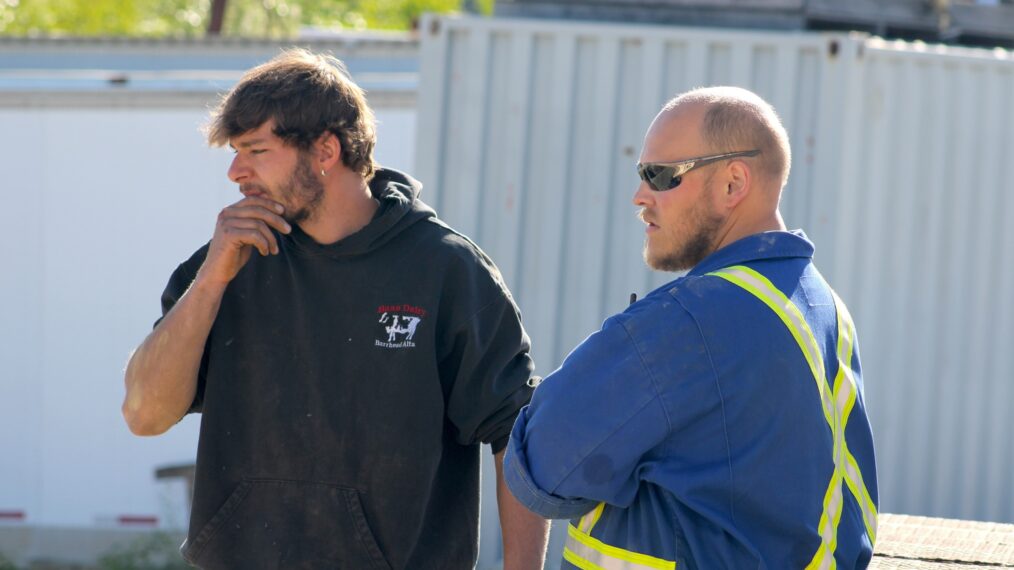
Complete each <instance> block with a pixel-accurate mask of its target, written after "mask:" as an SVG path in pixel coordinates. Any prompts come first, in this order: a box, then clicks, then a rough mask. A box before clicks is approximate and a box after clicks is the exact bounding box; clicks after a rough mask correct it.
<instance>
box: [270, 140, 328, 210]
mask: <svg viewBox="0 0 1014 570" xmlns="http://www.w3.org/2000/svg"><path fill="white" fill-rule="evenodd" d="M278 193H279V197H280V198H282V199H283V200H284V201H285V214H284V216H283V217H284V218H285V221H287V222H289V223H290V224H299V223H302V222H306V221H308V220H311V219H312V218H313V216H315V215H316V214H317V211H318V210H319V209H320V203H321V202H322V201H323V200H324V183H323V182H322V181H321V180H320V179H319V178H317V176H316V175H315V174H314V172H313V168H311V167H310V157H309V155H307V154H305V153H302V152H301V153H299V160H298V162H297V163H296V167H295V168H294V169H293V171H292V175H291V176H289V180H288V181H287V182H286V183H285V184H284V185H282V187H281V188H279V189H278ZM297 205H298V207H297Z"/></svg>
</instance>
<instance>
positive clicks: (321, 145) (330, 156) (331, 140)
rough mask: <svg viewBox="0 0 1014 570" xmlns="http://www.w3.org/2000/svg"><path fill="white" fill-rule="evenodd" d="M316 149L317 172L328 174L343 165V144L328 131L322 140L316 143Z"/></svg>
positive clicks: (322, 136)
mask: <svg viewBox="0 0 1014 570" xmlns="http://www.w3.org/2000/svg"><path fill="white" fill-rule="evenodd" d="M314 148H315V149H316V151H317V156H316V157H315V160H316V162H317V164H316V166H317V168H316V170H322V171H324V172H327V171H330V170H331V169H332V168H334V167H335V166H336V165H339V164H341V156H342V144H341V142H340V141H339V140H338V137H336V136H335V135H334V133H332V132H330V131H328V132H326V133H324V134H322V135H320V138H318V139H317V142H316V143H314Z"/></svg>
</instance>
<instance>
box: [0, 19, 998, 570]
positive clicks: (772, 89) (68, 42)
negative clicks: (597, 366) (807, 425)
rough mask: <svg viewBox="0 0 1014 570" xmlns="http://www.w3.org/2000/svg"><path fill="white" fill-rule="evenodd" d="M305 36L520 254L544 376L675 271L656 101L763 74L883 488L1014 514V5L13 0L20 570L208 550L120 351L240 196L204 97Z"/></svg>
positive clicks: (9, 165) (7, 544) (0, 372)
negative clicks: (656, 233)
mask: <svg viewBox="0 0 1014 570" xmlns="http://www.w3.org/2000/svg"><path fill="white" fill-rule="evenodd" d="M293 45H298V46H303V47H308V48H310V49H313V50H318V51H328V52H331V53H333V54H334V55H336V56H337V57H338V58H340V59H342V60H343V61H344V62H345V63H346V65H347V66H348V68H349V71H350V72H351V74H352V76H353V78H354V79H355V80H356V81H357V82H358V83H359V84H360V85H361V86H363V87H364V88H365V89H366V90H367V95H368V98H369V101H370V104H371V105H372V106H373V107H374V110H375V112H376V115H377V118H378V123H379V124H378V145H377V150H376V158H377V160H378V161H379V162H380V163H381V164H383V165H385V166H390V167H394V168H398V169H402V170H405V171H407V172H410V173H412V174H413V175H414V176H416V177H417V178H419V179H420V180H421V181H422V182H423V183H424V185H425V189H424V191H423V196H422V197H423V199H424V200H425V201H427V202H428V203H430V204H431V205H433V206H435V207H436V208H437V211H438V212H439V213H440V215H441V217H443V218H444V219H445V220H447V221H448V222H449V223H451V224H452V225H454V226H455V227H456V228H458V229H459V230H461V231H463V232H464V233H465V234H467V235H469V236H470V237H472V238H473V239H474V240H476V241H477V242H478V243H479V244H480V245H481V246H482V247H483V248H484V249H485V250H486V251H487V252H488V253H489V254H490V255H491V256H492V257H493V259H494V260H495V261H496V262H497V264H498V265H499V267H500V269H501V271H502V273H503V275H504V278H505V279H506V281H507V283H508V285H509V286H510V288H511V290H512V292H513V293H514V296H515V298H516V300H517V301H518V303H519V305H520V307H521V309H522V313H523V317H524V322H525V326H526V328H527V329H528V331H529V334H530V335H531V337H532V341H533V356H534V357H535V360H536V365H537V368H538V370H537V371H538V372H539V373H540V374H546V373H548V372H550V371H552V370H553V368H555V367H556V366H557V365H558V364H559V363H560V362H561V361H562V359H563V357H564V356H565V355H566V354H567V352H569V350H570V349H571V348H573V347H574V346H575V345H576V344H577V343H578V342H580V340H581V339H582V338H584V337H585V336H587V335H588V334H589V333H591V332H592V331H594V330H595V329H596V328H597V327H598V326H599V324H600V323H601V321H602V319H603V318H605V317H606V316H608V315H610V314H612V313H615V312H617V311H619V310H622V309H623V307H624V306H625V305H626V302H627V300H628V298H629V294H630V293H631V292H636V293H637V294H638V296H643V295H644V294H646V293H647V292H648V291H650V290H651V289H653V288H654V287H657V286H659V285H662V284H664V283H666V282H667V281H669V280H671V279H673V278H674V275H672V274H663V273H657V272H653V271H650V270H648V269H647V268H646V267H644V265H643V262H642V261H641V256H640V251H641V241H642V239H643V231H642V229H641V226H640V223H639V221H638V220H637V219H636V217H635V212H636V209H635V208H634V207H633V205H632V204H631V203H630V200H631V197H632V195H633V192H634V189H635V187H636V184H637V177H636V173H635V171H634V163H635V162H636V158H637V155H638V153H639V152H640V144H641V138H642V136H643V133H644V130H645V129H646V128H647V125H648V124H649V122H650V121H651V118H652V117H653V116H654V114H655V112H656V111H657V110H658V108H659V107H660V106H661V105H662V103H664V102H665V101H666V100H668V99H669V98H670V97H672V96H674V95H676V94H677V93H679V92H681V91H684V90H686V89H690V88H693V87H696V86H701V85H714V84H728V85H739V86H743V87H746V88H749V89H752V90H754V91H756V92H758V93H759V94H760V95H761V96H763V97H765V98H766V99H767V100H768V101H770V102H771V103H772V104H773V105H774V106H775V108H776V109H777V110H778V112H779V113H780V115H781V116H782V119H783V121H784V122H785V124H786V127H787V129H788V131H789V134H790V136H791V139H792V145H793V150H794V155H795V156H794V164H793V172H792V175H791V177H790V182H789V185H788V187H787V188H786V192H785V196H784V199H783V203H782V210H783V213H784V215H785V218H786V221H787V223H788V224H789V226H790V227H800V228H803V229H804V230H805V231H806V232H807V233H808V235H809V236H810V237H811V238H812V239H813V241H814V242H815V243H816V246H817V254H816V262H817V264H818V267H820V268H821V271H822V272H823V273H824V274H825V276H826V277H827V278H828V280H829V281H830V282H831V283H832V285H833V286H834V287H835V288H836V289H837V290H838V292H839V294H840V295H841V296H842V297H843V298H844V299H845V301H846V302H847V303H848V304H849V307H850V309H851V311H852V314H853V317H854V318H855V321H856V324H857V328H858V331H859V339H860V344H861V351H862V356H863V364H864V377H865V382H866V398H867V404H868V408H869V410H870V414H871V421H872V422H873V427H874V434H875V437H876V444H877V453H878V464H879V469H880V473H879V475H880V488H881V510H882V511H883V512H895V513H907V514H917V515H930V516H943V517H951V518H968V519H976V520H986V521H998V522H1014V492H1012V489H1011V481H1014V438H1012V437H1011V436H1010V433H1011V427H1012V422H1011V420H1010V410H1009V408H1010V405H1011V402H1014V382H1012V380H1014V378H1012V373H1011V370H1012V369H1014V351H1011V350H1010V347H1011V345H1012V341H1014V302H1012V300H1011V296H1010V294H1009V291H1011V290H1014V263H1012V262H1014V226H1012V224H1009V223H1008V218H1009V217H1010V216H1011V214H1012V213H1014V192H1012V191H1014V185H1012V183H1011V180H1012V179H1014V140H1012V139H1014V53H1012V52H1011V51H1010V50H1011V48H1014V4H1012V3H1011V2H1003V1H998V0H994V1H992V2H971V1H967V2H961V1H957V0H954V1H947V0H862V1H859V0H852V1H845V0H840V1H839V0H713V1H708V2H704V1H695V0H657V1H656V2H653V3H650V4H644V3H633V2H629V1H625V0H498V1H497V2H496V4H495V5H494V4H493V3H492V1H491V0H490V1H479V0H475V1H465V2H461V1H459V0H417V1H413V0H384V1H377V2H366V1H362V2H359V1H349V2H338V1H335V2H329V1H324V0H306V1H286V0H257V1H254V0H228V1H224V0H215V1H210V0H161V1H160V0H150V1H147V2H142V1H135V2H129V1H128V2H123V1H121V2H113V1H111V0H92V1H84V0H49V1H39V0H36V1H28V0H0V134H2V135H3V136H0V173H2V174H0V197H2V199H3V202H4V204H5V205H7V206H8V207H7V210H6V212H7V214H8V215H7V216H6V219H7V224H6V230H7V231H6V232H5V237H4V239H0V260H2V262H3V266H2V268H0V365H2V366H0V569H4V570H8V569H10V568H51V569H57V568H59V569H70V568H74V569H91V568H124V569H126V568H166V569H168V568H180V567H184V566H183V565H182V561H181V560H180V559H179V558H178V555H177V554H176V548H177V546H178V544H179V542H180V541H181V540H182V533H183V532H184V531H185V528H186V522H187V517H188V515H189V496H190V481H191V476H192V469H193V461H194V456H195V452H196V438H197V428H198V425H199V417H188V418H186V419H184V420H183V421H182V422H181V423H180V424H179V425H178V426H176V427H175V428H174V429H173V430H171V431H170V432H169V433H168V434H166V435H164V436H160V437H158V438H137V437H134V436H132V435H130V433H129V432H128V430H127V428H126V426H125V424H124V423H123V421H122V419H121V416H120V410H119V408H120V404H121V401H122V394H123V388H122V369H123V366H124V364H125V363H126V359H127V357H128V355H129V353H130V351H131V350H132V349H133V348H134V347H135V346H136V345H137V344H138V343H139V342H140V340H141V339H142V338H143V337H144V335H145V334H147V332H148V331H149V330H150V328H151V324H152V323H153V322H154V320H155V319H156V318H157V317H158V315H159V311H160V306H159V295H160V294H161V291H162V289H163V288H164V286H165V283H166V281H167V279H168V277H169V274H170V273H171V272H172V270H173V269H174V268H175V267H176V265H177V264H178V263H180V262H181V261H182V260H184V259H186V258H187V257H188V256H189V255H190V254H191V253H192V251H193V250H195V249H196V248H197V247H199V246H200V245H201V244H203V243H204V242H205V241H207V240H208V239H209V237H210V235H211V232H212V229H213V223H214V217H215V215H216V213H217V212H218V211H219V210H220V209H221V208H222V207H223V206H224V205H226V204H228V203H231V202H233V201H235V200H236V198H237V196H238V194H237V192H236V188H235V187H234V185H233V184H231V183H230V182H229V181H228V180H227V178H226V176H225V172H226V169H227V167H228V163H229V160H230V157H231V155H230V153H229V152H228V151H226V150H221V149H209V148H208V147H207V146H206V145H205V143H204V139H203V137H202V135H201V132H200V127H201V125H202V124H203V123H204V121H205V118H206V116H207V112H208V109H209V108H210V107H211V106H213V105H214V104H215V102H216V101H217V98H218V97H219V96H220V95H221V94H222V93H223V92H224V91H226V90H228V89H229V88H230V87H231V86H232V85H233V84H234V83H235V82H236V81H237V80H238V79H239V77H240V76H241V75H242V73H243V72H244V71H245V70H247V69H249V68H250V67H252V66H254V65H256V64H258V63H261V62H263V61H266V60H268V59H270V58H271V57H273V56H274V55H275V54H277V53H278V52H279V50H281V49H284V48H285V47H289V46H293ZM484 455H488V454H484ZM486 459H487V462H486V464H485V465H484V481H483V512H482V527H481V545H480V560H479V565H478V566H479V568H480V569H487V568H497V567H499V565H500V564H501V547H500V542H499V529H498V527H497V518H496V512H495V498H494V497H495V495H494V491H493V485H492V476H493V473H492V467H491V464H490V463H489V461H488V457H487V458H486ZM554 528H555V530H554V535H553V537H552V538H551V553H550V556H549V561H548V563H547V566H548V567H556V566H557V565H558V561H559V551H560V544H561V541H562V538H563V536H562V533H560V532H559V528H556V527H554Z"/></svg>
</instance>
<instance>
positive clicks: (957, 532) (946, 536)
mask: <svg viewBox="0 0 1014 570" xmlns="http://www.w3.org/2000/svg"><path fill="white" fill-rule="evenodd" d="M870 568H871V569H875V570H888V569H892V570H893V569H925V570H943V569H951V568H953V569H968V568H1014V524H1001V523H989V522H979V521H965V520H955V519H941V518H931V517H917V516H911V515H892V514H882V515H880V519H879V525H878V530H877V545H876V551H875V554H874V557H873V561H872V562H871V564H870Z"/></svg>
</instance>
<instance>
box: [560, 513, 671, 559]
mask: <svg viewBox="0 0 1014 570" xmlns="http://www.w3.org/2000/svg"><path fill="white" fill-rule="evenodd" d="M563 558H564V559H565V560H566V561H567V562H570V563H571V564H573V565H574V566H577V567H578V568H581V569H582V570H675V568H676V562H674V561H671V560H663V559H661V558H655V557H654V556H648V555H647V554H641V553H639V552H633V551H630V550H624V549H622V548H619V547H616V546H612V545H609V544H606V543H604V542H602V541H601V540H598V539H596V538H592V537H591V535H589V534H587V533H584V532H582V531H581V530H579V529H578V528H577V527H575V526H574V525H572V524H569V525H567V544H566V545H565V546H564V548H563Z"/></svg>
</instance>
